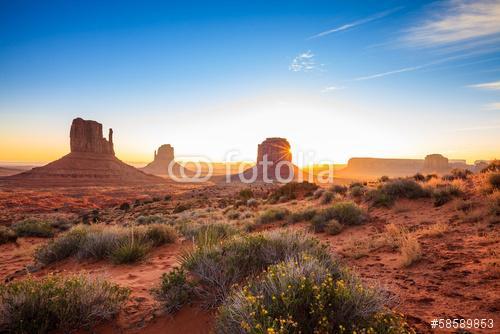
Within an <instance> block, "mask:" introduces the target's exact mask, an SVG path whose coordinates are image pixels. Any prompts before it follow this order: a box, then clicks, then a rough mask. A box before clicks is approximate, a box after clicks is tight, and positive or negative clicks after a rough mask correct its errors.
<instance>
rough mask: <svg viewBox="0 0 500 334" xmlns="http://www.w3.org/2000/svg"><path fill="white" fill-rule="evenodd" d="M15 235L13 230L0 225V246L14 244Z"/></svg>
mask: <svg viewBox="0 0 500 334" xmlns="http://www.w3.org/2000/svg"><path fill="white" fill-rule="evenodd" d="M16 240H17V234H16V232H15V231H14V230H12V229H10V228H8V227H5V226H1V225H0V245H1V244H5V243H7V242H15V241H16Z"/></svg>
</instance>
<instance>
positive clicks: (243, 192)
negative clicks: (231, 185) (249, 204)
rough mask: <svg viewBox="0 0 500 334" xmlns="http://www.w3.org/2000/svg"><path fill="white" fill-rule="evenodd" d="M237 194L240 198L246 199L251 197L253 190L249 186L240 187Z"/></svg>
mask: <svg viewBox="0 0 500 334" xmlns="http://www.w3.org/2000/svg"><path fill="white" fill-rule="evenodd" d="M238 195H239V197H240V198H241V199H244V200H245V201H246V200H249V199H250V198H253V191H252V189H250V188H246V189H242V190H240V192H239V194H238Z"/></svg>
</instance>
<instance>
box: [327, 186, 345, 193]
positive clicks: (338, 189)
mask: <svg viewBox="0 0 500 334" xmlns="http://www.w3.org/2000/svg"><path fill="white" fill-rule="evenodd" d="M328 190H329V191H331V192H332V193H334V194H341V195H345V194H346V193H347V187H346V186H341V185H339V184H335V185H333V186H331V187H330V189H328Z"/></svg>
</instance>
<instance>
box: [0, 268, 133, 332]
mask: <svg viewBox="0 0 500 334" xmlns="http://www.w3.org/2000/svg"><path fill="white" fill-rule="evenodd" d="M129 293H130V292H129V290H128V289H125V288H121V287H119V286H117V285H115V284H113V283H109V282H107V281H105V280H102V279H99V278H95V279H91V278H87V277H86V276H83V275H78V276H70V277H67V276H62V275H61V276H59V275H55V276H54V275H49V276H47V277H45V278H43V279H41V280H35V279H34V278H31V277H29V278H27V279H25V280H22V281H15V282H12V283H10V284H7V285H0V332H2V333H4V332H8V333H47V332H51V331H53V330H58V331H61V332H64V333H69V332H73V331H74V330H75V329H78V328H80V327H87V328H88V327H91V326H93V325H95V324H96V323H98V322H100V321H102V320H109V319H111V318H112V317H113V316H114V315H115V314H116V313H118V311H119V310H120V308H121V306H122V305H123V303H124V302H125V301H126V300H127V298H128V296H129Z"/></svg>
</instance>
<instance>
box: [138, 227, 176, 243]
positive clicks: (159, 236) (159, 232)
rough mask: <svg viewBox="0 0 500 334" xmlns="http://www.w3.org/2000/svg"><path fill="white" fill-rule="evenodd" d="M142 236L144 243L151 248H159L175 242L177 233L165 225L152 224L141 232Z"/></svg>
mask: <svg viewBox="0 0 500 334" xmlns="http://www.w3.org/2000/svg"><path fill="white" fill-rule="evenodd" d="M139 231H140V233H143V234H144V239H145V240H146V242H150V243H151V244H152V246H155V247H157V246H161V245H164V244H171V243H174V242H175V240H177V232H176V231H175V229H174V228H173V227H172V226H169V225H165V224H152V225H149V226H148V227H147V228H146V230H145V231H144V230H143V231H141V230H139Z"/></svg>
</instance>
